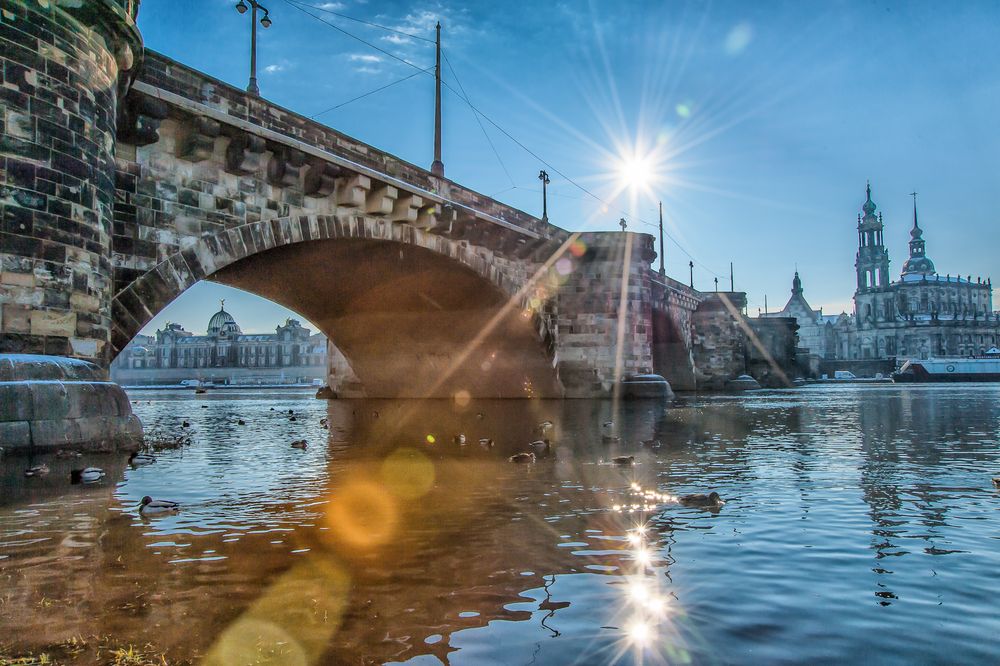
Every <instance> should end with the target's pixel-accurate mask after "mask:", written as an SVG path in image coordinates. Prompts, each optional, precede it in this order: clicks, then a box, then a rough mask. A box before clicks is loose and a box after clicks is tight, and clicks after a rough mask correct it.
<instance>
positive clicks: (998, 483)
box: [993, 476, 1000, 488]
mask: <svg viewBox="0 0 1000 666" xmlns="http://www.w3.org/2000/svg"><path fill="white" fill-rule="evenodd" d="M993 487H994V488H1000V476H994V477H993Z"/></svg>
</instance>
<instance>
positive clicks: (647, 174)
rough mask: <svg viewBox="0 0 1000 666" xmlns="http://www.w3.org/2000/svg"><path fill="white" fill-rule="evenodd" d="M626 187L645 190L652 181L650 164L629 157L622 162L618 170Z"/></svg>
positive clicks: (637, 158) (638, 158)
mask: <svg viewBox="0 0 1000 666" xmlns="http://www.w3.org/2000/svg"><path fill="white" fill-rule="evenodd" d="M618 172H619V175H620V177H621V180H622V185H624V186H625V187H630V188H635V189H640V190H641V189H644V188H646V187H647V186H648V185H649V184H650V181H651V180H652V169H651V168H650V165H649V163H648V162H647V161H646V160H644V159H642V158H640V157H629V158H626V159H624V160H622V162H621V165H620V167H619V169H618Z"/></svg>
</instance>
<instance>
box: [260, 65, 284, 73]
mask: <svg viewBox="0 0 1000 666" xmlns="http://www.w3.org/2000/svg"><path fill="white" fill-rule="evenodd" d="M264 71H265V72H267V73H268V74H277V73H278V72H283V71H285V66H284V65H268V66H267V67H265V68H264Z"/></svg>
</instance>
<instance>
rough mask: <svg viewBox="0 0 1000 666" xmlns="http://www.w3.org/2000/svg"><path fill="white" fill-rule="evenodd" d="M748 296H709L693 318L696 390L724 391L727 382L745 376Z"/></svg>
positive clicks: (693, 355) (737, 294) (735, 294)
mask: <svg viewBox="0 0 1000 666" xmlns="http://www.w3.org/2000/svg"><path fill="white" fill-rule="evenodd" d="M745 304H746V295H745V294H743V293H741V292H720V293H717V294H710V295H708V297H707V298H706V299H705V300H704V301H703V302H702V303H701V305H699V306H698V309H697V310H695V312H694V315H693V316H692V318H691V324H692V331H693V334H692V345H691V353H692V357H693V359H694V374H695V381H696V387H695V388H697V389H699V390H701V389H709V390H715V389H721V388H723V387H724V386H725V383H726V381H728V380H729V379H733V378H734V377H737V376H739V375H741V374H743V373H745V372H746V344H747V339H746V335H745V330H744V326H746V322H745V318H744V317H743V315H742V314H741V311H742V310H743V307H744V305H745Z"/></svg>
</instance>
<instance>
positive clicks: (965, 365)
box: [892, 347, 1000, 382]
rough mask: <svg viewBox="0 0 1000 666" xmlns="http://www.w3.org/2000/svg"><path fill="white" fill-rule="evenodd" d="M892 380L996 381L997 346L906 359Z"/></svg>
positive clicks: (999, 360)
mask: <svg viewBox="0 0 1000 666" xmlns="http://www.w3.org/2000/svg"><path fill="white" fill-rule="evenodd" d="M892 379H893V381H896V382H1000V349H997V348H996V347H993V348H991V349H988V350H987V351H986V352H985V353H983V354H979V355H977V356H965V357H952V358H949V357H942V358H928V359H910V360H908V361H907V362H906V363H904V364H903V365H902V367H900V368H899V371H898V372H895V373H894V374H893V375H892Z"/></svg>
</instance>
